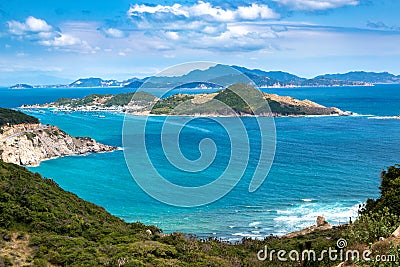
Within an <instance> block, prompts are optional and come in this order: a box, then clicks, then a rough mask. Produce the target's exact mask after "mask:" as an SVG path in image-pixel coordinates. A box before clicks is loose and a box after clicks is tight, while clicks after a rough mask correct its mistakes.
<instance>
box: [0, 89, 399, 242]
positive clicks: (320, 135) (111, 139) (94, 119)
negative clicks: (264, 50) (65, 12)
mask: <svg viewBox="0 0 400 267" xmlns="http://www.w3.org/2000/svg"><path fill="white" fill-rule="evenodd" d="M46 90H50V89H46ZM52 90H57V91H56V92H53V91H51V92H52V94H53V95H51V97H50V96H48V97H43V94H47V92H48V91H45V92H42V93H41V94H39V96H38V95H36V94H37V93H38V92H40V90H39V89H35V90H34V91H29V90H25V92H24V94H26V95H24V96H23V97H21V96H20V97H19V98H18V97H16V96H15V95H13V94H16V93H15V92H16V91H15V90H14V91H11V90H8V89H0V96H1V98H0V106H8V107H17V106H19V105H21V104H23V103H24V102H23V101H26V99H30V103H43V102H47V101H49V99H50V98H58V97H61V96H65V95H67V96H71V95H72V94H77V95H76V96H79V95H78V93H79V94H87V93H88V92H89V91H90V90H93V91H96V90H98V89H85V90H87V91H85V92H83V91H79V92H75V90H81V89H62V90H60V89H52ZM102 90H104V92H107V93H109V92H110V91H113V90H115V89H102ZM91 92H92V91H91ZM113 92H115V91H113ZM268 92H273V93H280V94H282V95H285V94H286V95H288V94H290V95H292V96H294V97H299V98H302V99H305V98H307V99H310V100H314V101H318V102H319V103H321V104H324V105H327V106H337V107H339V108H342V109H345V110H350V111H353V112H357V113H359V114H372V115H378V116H393V115H399V114H400V86H399V85H382V86H376V87H353V88H346V87H344V88H297V89H273V90H268ZM18 94H21V93H19V92H18ZM50 100H52V99H50ZM7 101H8V102H7ZM33 115H35V116H37V117H38V118H39V119H40V120H41V122H43V123H50V124H54V125H57V126H59V127H61V128H62V129H63V130H65V131H66V132H68V133H70V134H72V135H76V136H91V137H93V138H95V139H97V140H98V141H100V142H103V143H106V144H110V145H116V146H121V145H122V140H121V131H122V123H123V119H124V117H123V116H122V115H118V114H104V115H105V118H100V117H99V114H93V113H71V114H53V113H51V112H46V113H33ZM138 119H140V118H138ZM226 120H228V123H229V120H231V119H230V118H226ZM243 121H244V124H245V125H246V128H247V129H248V132H249V135H250V141H251V142H252V144H253V146H255V147H257V135H256V134H252V132H254V131H255V129H256V128H255V125H254V120H252V119H251V118H244V119H243ZM161 123H162V119H160V118H157V120H154V122H153V123H152V124H150V127H151V129H150V131H151V132H152V134H153V138H154V140H157V139H158V138H159V134H157V133H158V132H157V131H158V129H159V127H160V124H161ZM275 123H276V128H277V151H276V156H275V161H274V163H273V166H272V169H271V172H270V173H269V175H268V177H267V180H266V181H265V182H264V184H263V185H262V186H261V188H260V189H259V190H258V191H256V192H255V193H249V192H248V190H247V189H248V185H249V182H250V179H251V172H252V171H254V167H255V165H254V164H252V163H251V162H252V161H250V164H249V166H248V171H247V172H246V174H245V176H244V178H243V179H242V180H241V181H240V182H239V184H238V186H236V187H235V188H234V189H233V190H232V191H231V192H230V193H229V194H228V195H226V196H225V197H224V198H222V199H220V200H219V201H217V202H214V203H212V204H209V205H207V206H203V207H199V208H176V207H171V206H168V205H165V204H162V203H159V202H158V201H156V200H154V199H152V198H151V197H149V196H148V195H147V194H145V193H144V192H143V191H142V190H141V189H140V188H139V187H138V186H137V185H136V183H135V181H134V180H133V179H132V178H131V176H130V173H129V171H128V168H127V166H126V164H125V160H124V155H123V152H122V151H116V152H113V153H105V154H91V155H88V156H75V157H65V158H60V159H55V160H49V161H45V162H43V163H42V164H41V165H40V166H39V167H35V168H30V169H31V170H32V171H34V172H39V173H41V174H42V175H44V176H45V177H51V178H53V179H54V180H55V181H56V182H57V183H58V184H60V186H61V187H62V188H64V189H66V190H68V191H71V192H74V193H76V194H77V195H79V196H80V197H82V198H84V199H86V200H89V201H92V202H94V203H96V204H98V205H100V206H103V207H105V208H106V209H107V210H108V211H109V212H111V213H112V214H114V215H116V216H119V217H121V218H123V219H125V220H127V221H141V222H144V223H149V224H154V225H157V226H158V227H160V228H162V229H163V230H164V232H172V231H182V232H186V233H194V234H198V235H200V236H213V235H214V236H217V237H221V238H224V239H229V240H238V239H241V237H242V236H251V237H257V238H261V237H264V236H267V235H269V234H283V233H286V232H289V231H293V230H296V229H300V228H303V227H305V226H309V225H311V224H314V222H315V219H316V217H317V216H318V215H323V216H325V217H326V218H327V219H328V221H330V222H332V223H334V224H339V223H344V222H346V221H348V219H349V217H350V216H353V218H354V216H355V214H356V211H357V206H358V204H359V203H361V202H363V201H365V200H366V199H367V198H369V197H376V196H378V194H379V191H378V186H379V174H380V172H381V171H382V170H383V168H385V167H386V166H389V165H392V164H395V163H399V162H400V160H399V159H400V120H391V119H379V117H378V118H377V117H365V116H352V117H306V118H277V119H276V120H275ZM192 126H193V127H190V129H186V131H187V133H186V134H185V137H186V138H183V141H182V142H183V144H182V146H183V147H184V148H185V150H186V151H184V152H185V153H186V154H185V155H188V157H193V158H196V155H197V154H198V150H197V148H198V146H197V144H196V142H198V139H199V138H200V137H201V136H203V135H207V136H209V137H211V138H213V139H215V140H216V142H217V143H220V144H221V145H222V146H224V138H225V137H224V135H223V134H221V131H220V130H218V129H217V127H218V126H217V125H215V123H213V122H212V121H211V120H207V119H201V120H197V121H193V124H192ZM193 143H195V144H196V145H195V146H193ZM151 152H152V153H154V155H155V156H157V155H159V154H160V153H161V152H160V149H159V147H158V146H154V147H153V148H152V149H151ZM218 153H221V154H220V155H219V156H218V157H221V158H222V159H223V158H225V157H226V156H227V154H228V153H229V151H228V150H224V149H222V150H219V152H218ZM158 164H160V168H162V169H163V172H165V174H166V175H168V174H169V175H170V178H171V180H173V179H176V181H178V182H180V183H182V184H183V185H199V184H202V183H205V182H209V181H210V180H212V179H213V178H214V176H215V175H217V174H218V170H219V169H223V168H224V164H226V162H225V161H224V160H219V161H216V162H215V164H216V165H215V166H213V168H214V169H211V170H210V171H209V172H205V173H204V174H203V176H194V177H195V178H193V176H191V179H187V180H185V179H182V177H184V176H179V175H180V174H179V172H176V170H174V169H173V168H171V167H170V166H169V165H168V164H167V163H163V162H159V163H158Z"/></svg>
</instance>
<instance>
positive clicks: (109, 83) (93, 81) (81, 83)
mask: <svg viewBox="0 0 400 267" xmlns="http://www.w3.org/2000/svg"><path fill="white" fill-rule="evenodd" d="M114 86H122V83H121V82H118V81H117V80H103V79H101V78H86V79H79V80H77V81H75V82H73V83H71V84H69V85H68V87H114Z"/></svg>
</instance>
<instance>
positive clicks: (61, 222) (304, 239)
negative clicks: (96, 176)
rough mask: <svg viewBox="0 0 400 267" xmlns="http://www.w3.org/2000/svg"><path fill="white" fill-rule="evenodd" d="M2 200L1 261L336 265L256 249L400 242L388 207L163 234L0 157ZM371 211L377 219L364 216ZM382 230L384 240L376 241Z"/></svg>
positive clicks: (384, 249)
mask: <svg viewBox="0 0 400 267" xmlns="http://www.w3.org/2000/svg"><path fill="white" fill-rule="evenodd" d="M393 168H394V169H393ZM393 168H389V169H388V172H387V174H385V176H384V177H387V178H385V181H386V180H388V181H393V182H394V181H395V180H396V179H399V178H400V176H398V171H399V168H398V167H393ZM395 193H399V191H398V189H396V192H395ZM0 199H1V202H0V232H1V233H2V238H1V239H0V248H1V249H0V266H31V265H33V266H49V265H51V266H333V265H334V266H335V265H337V264H339V263H340V260H339V258H338V259H336V260H333V261H332V260H330V259H329V258H327V257H325V258H324V259H323V260H319V261H312V260H307V259H305V260H301V261H294V262H293V261H286V262H283V261H279V260H278V259H277V258H276V254H275V255H274V257H273V258H272V260H269V259H267V260H265V261H260V260H258V259H257V252H258V251H260V250H261V249H264V248H265V247H266V246H267V247H268V249H269V250H270V251H271V250H272V249H275V250H279V249H285V250H286V251H290V250H298V251H302V250H303V249H312V250H315V251H316V253H318V254H317V255H321V254H320V253H321V251H322V250H323V249H327V248H329V247H331V248H335V247H336V241H337V240H338V239H339V238H345V239H346V240H347V242H348V248H349V249H358V250H363V249H368V242H372V243H375V242H377V243H375V244H374V246H373V250H374V253H377V252H380V253H390V248H391V247H393V246H394V249H395V250H394V251H396V245H398V244H399V243H400V239H399V238H398V236H397V237H396V236H394V237H390V234H391V233H392V231H393V230H394V229H396V224H397V223H399V222H400V220H399V217H390V218H392V219H390V220H388V219H387V218H388V216H389V214H386V217H387V218H386V219H385V220H383V217H382V216H381V215H380V214H379V213H376V214H369V213H367V214H365V215H363V216H362V217H361V218H360V219H359V220H357V221H356V222H355V223H354V224H353V225H343V226H340V227H333V228H332V227H326V224H324V225H323V226H321V227H318V226H316V227H313V228H310V229H309V230H305V231H302V232H300V233H297V234H295V235H292V237H288V236H284V237H281V238H278V237H273V236H271V237H268V238H266V239H265V240H251V239H246V238H244V239H243V240H242V242H241V243H237V244H228V243H224V242H220V241H218V240H215V239H213V238H209V239H207V240H200V239H197V238H196V237H194V236H191V235H188V236H185V235H183V234H181V233H173V234H163V233H162V231H161V230H160V229H158V228H156V227H154V226H146V225H143V224H141V223H126V222H124V221H122V220H120V219H118V218H116V217H114V216H112V215H110V214H109V213H107V212H106V211H105V210H104V209H103V208H101V207H99V206H96V205H94V204H92V203H89V202H87V201H84V200H82V199H80V198H78V197H77V196H76V195H74V194H72V193H69V192H66V191H64V190H63V189H61V188H60V187H59V186H58V185H57V184H56V183H55V182H54V181H53V180H51V179H45V178H42V177H41V176H40V175H39V174H33V173H31V172H29V171H28V170H26V169H25V168H23V167H19V166H17V165H14V164H8V163H4V162H2V161H0ZM383 210H384V208H383ZM377 212H378V211H377ZM372 216H375V217H376V218H375V219H374V220H371V219H369V218H372ZM393 216H394V215H393ZM394 218H397V219H395V220H394ZM380 236H381V237H385V238H386V237H388V239H386V240H384V241H378V239H379V237H380ZM365 237H370V238H369V239H365ZM389 244H391V245H389ZM397 248H399V247H397ZM360 264H363V262H360ZM364 264H365V262H364ZM364 266H365V265H364ZM387 266H391V265H387Z"/></svg>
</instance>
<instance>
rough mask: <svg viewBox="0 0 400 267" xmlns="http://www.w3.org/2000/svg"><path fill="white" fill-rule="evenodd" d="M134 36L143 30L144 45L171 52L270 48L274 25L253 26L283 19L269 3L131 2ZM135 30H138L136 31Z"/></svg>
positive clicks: (130, 15) (130, 11)
mask: <svg viewBox="0 0 400 267" xmlns="http://www.w3.org/2000/svg"><path fill="white" fill-rule="evenodd" d="M127 14H128V16H129V17H130V18H131V20H130V21H131V22H132V25H131V26H132V27H134V29H133V31H132V37H133V36H134V35H138V34H139V33H143V34H144V35H145V37H146V38H142V39H140V40H141V42H143V43H146V45H145V46H144V47H147V48H149V49H154V50H157V51H170V50H174V49H175V48H177V47H180V48H188V49H203V50H207V51H210V50H219V51H253V50H258V49H263V48H265V47H268V46H269V44H268V41H269V40H268V39H270V38H276V35H274V32H273V31H272V30H271V28H270V27H268V26H267V27H253V28H252V27H249V26H246V25H245V24H246V23H249V24H255V23H256V22H257V23H264V22H266V21H267V20H268V21H271V20H272V19H276V18H279V14H277V13H276V12H275V11H273V10H272V9H271V8H270V7H269V6H267V5H265V4H257V3H253V4H251V5H246V6H245V5H241V6H237V7H234V8H233V7H232V8H226V7H221V6H217V5H213V4H211V3H209V2H205V1H198V2H197V3H194V4H191V5H181V4H173V5H157V6H150V5H144V4H135V5H131V7H130V8H129V10H128V12H127ZM133 32H134V33H133Z"/></svg>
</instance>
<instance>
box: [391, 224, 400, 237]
mask: <svg viewBox="0 0 400 267" xmlns="http://www.w3.org/2000/svg"><path fill="white" fill-rule="evenodd" d="M392 236H393V237H400V226H399V227H398V228H397V229H396V231H394V232H393V234H392Z"/></svg>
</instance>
